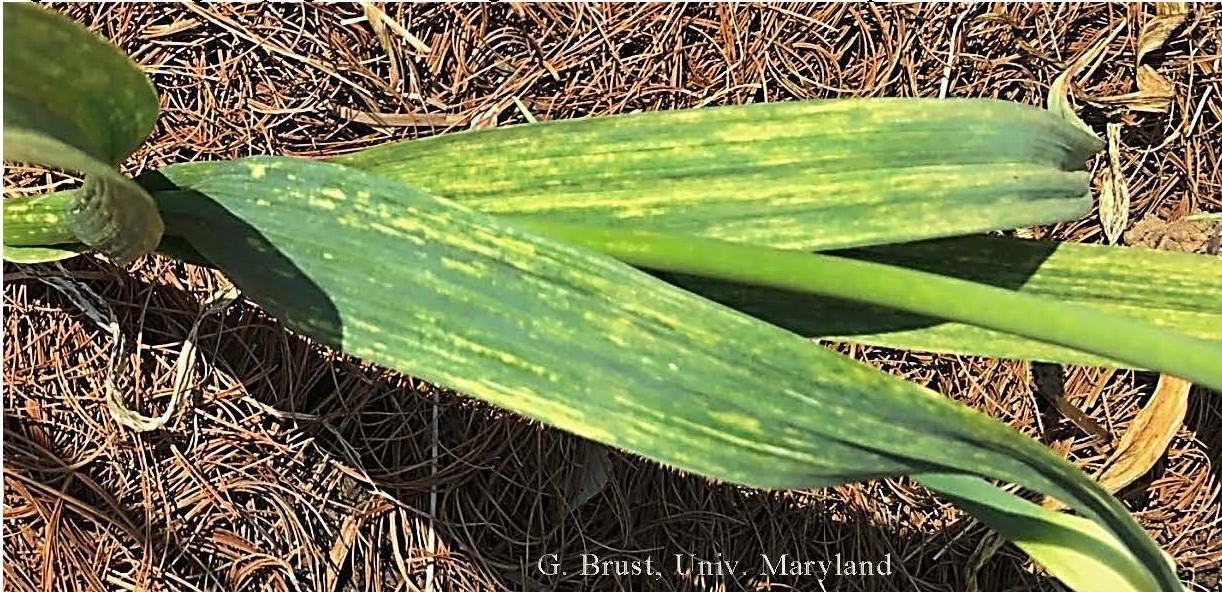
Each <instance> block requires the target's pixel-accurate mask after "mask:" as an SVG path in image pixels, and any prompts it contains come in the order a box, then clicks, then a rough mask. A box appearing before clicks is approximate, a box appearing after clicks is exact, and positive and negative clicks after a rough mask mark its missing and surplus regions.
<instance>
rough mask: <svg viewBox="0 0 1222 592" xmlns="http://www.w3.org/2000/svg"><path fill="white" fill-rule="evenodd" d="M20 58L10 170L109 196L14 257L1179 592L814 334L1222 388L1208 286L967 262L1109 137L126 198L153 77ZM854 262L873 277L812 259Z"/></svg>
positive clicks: (1011, 122)
mask: <svg viewBox="0 0 1222 592" xmlns="http://www.w3.org/2000/svg"><path fill="white" fill-rule="evenodd" d="M4 44H5V48H4V50H5V51H4V66H5V69H4V98H5V101H4V103H5V107H4V121H5V131H4V149H5V157H6V159H9V160H14V159H15V160H22V161H32V162H37V163H41V164H44V165H48V166H53V167H63V168H68V169H72V170H76V171H79V172H82V173H84V174H85V177H86V183H85V186H84V187H83V188H81V189H78V190H71V191H62V192H57V193H53V194H49V195H45V196H37V197H31V198H12V199H7V200H5V202H4V206H5V207H4V222H5V232H4V255H5V258H6V259H9V260H12V261H22V262H35V261H47V260H53V259H57V258H63V257H69V256H73V255H76V254H78V253H81V252H85V251H89V250H97V251H100V252H102V253H103V254H105V255H107V256H110V257H111V258H113V259H115V260H117V261H120V262H123V261H128V260H130V259H132V258H134V257H136V256H138V255H139V254H141V253H144V252H148V251H151V250H153V249H157V250H159V251H160V252H161V253H162V254H163V255H166V256H171V257H178V258H182V259H184V260H188V261H191V262H196V263H202V264H205V265H210V266H214V267H216V268H217V269H219V270H221V271H222V272H224V273H225V274H226V275H227V276H228V277H230V278H231V279H232V280H233V281H234V283H235V284H236V285H237V286H238V287H240V288H241V290H242V292H243V294H244V295H245V297H246V298H248V299H249V300H250V301H252V302H254V303H256V304H258V305H259V306H261V307H262V308H264V309H265V310H267V311H268V312H269V313H270V314H272V315H274V316H275V317H276V318H277V319H278V320H279V321H280V322H282V323H283V324H284V326H285V327H287V328H288V329H290V330H292V331H295V332H297V333H300V334H302V335H306V336H309V337H310V338H312V339H314V340H316V341H318V342H319V343H321V344H324V345H327V346H329V347H333V348H336V349H339V350H342V351H344V352H346V353H349V354H351V355H354V356H358V357H360V358H362V359H365V360H368V361H370V362H374V363H377V364H380V365H382V366H385V367H387V368H392V369H394V370H398V371H401V372H405V373H409V374H412V375H415V376H419V377H421V378H424V379H426V380H429V381H431V382H433V383H435V384H438V385H442V386H445V387H448V388H452V389H455V390H457V391H460V392H463V393H466V394H468V395H471V396H474V397H477V398H480V399H482V400H485V401H488V402H490V403H492V404H495V405H498V406H500V407H503V408H505V409H509V410H512V411H514V412H517V413H520V414H522V415H525V416H528V417H531V418H534V419H537V420H539V421H541V422H543V423H546V424H548V425H551V426H555V427H557V428H560V429H563V430H566V431H569V432H572V433H575V434H579V435H581V436H584V437H587V438H590V439H593V440H596V441H599V442H603V443H605V444H608V445H612V446H616V447H619V448H621V449H624V450H627V451H630V452H632V453H635V454H638V455H641V456H644V457H646V458H650V459H653V460H655V461H658V462H660V463H663V464H666V465H669V466H672V467H677V468H681V469H684V470H687V471H692V472H696V473H699V474H702V475H706V476H708V477H711V478H714V479H718V480H722V481H728V482H733V483H739V484H743V485H747V486H751V487H759V488H794V489H800V488H812V487H826V486H831V485H836V484H840V483H846V482H852V481H860V480H867V479H876V478H882V477H891V476H899V475H909V476H911V477H913V478H914V479H916V480H917V481H919V482H920V483H922V484H924V485H925V486H927V487H929V488H931V489H933V490H935V491H937V492H938V493H940V494H941V495H943V496H945V497H946V498H947V499H949V500H951V501H953V502H954V503H956V504H958V505H959V506H960V507H962V508H963V509H964V510H966V511H967V512H969V513H971V514H972V515H974V516H975V517H977V518H978V519H980V520H982V521H983V522H985V523H986V524H988V525H989V526H990V527H992V528H994V529H996V530H997V531H998V532H999V533H1001V534H1002V535H1004V536H1006V537H1008V538H1010V539H1011V540H1012V541H1013V542H1014V543H1015V544H1017V545H1018V546H1020V547H1022V548H1023V549H1025V550H1026V551H1027V552H1028V553H1029V554H1031V556H1032V557H1033V558H1034V559H1035V560H1036V561H1038V562H1040V563H1041V564H1042V565H1043V566H1044V567H1046V568H1047V569H1048V570H1049V571H1050V572H1051V573H1053V574H1054V575H1056V576H1057V577H1058V578H1060V579H1061V580H1062V581H1064V582H1065V583H1066V584H1067V585H1068V586H1070V587H1072V588H1073V589H1075V590H1079V591H1087V590H1108V591H1113V590H1134V591H1147V590H1165V591H1172V590H1179V589H1181V585H1180V583H1179V582H1178V580H1177V578H1176V574H1175V568H1174V566H1173V565H1172V564H1171V562H1170V561H1169V560H1168V559H1167V558H1166V556H1165V554H1164V553H1163V552H1162V551H1161V550H1160V549H1159V548H1158V547H1157V545H1155V543H1154V542H1153V541H1152V540H1151V539H1150V538H1149V536H1148V535H1147V534H1146V533H1145V532H1144V531H1143V530H1142V529H1141V527H1140V526H1139V525H1138V524H1137V523H1136V522H1135V521H1134V520H1133V518H1132V517H1131V516H1130V515H1129V513H1128V512H1127V511H1126V510H1125V509H1124V507H1123V506H1122V505H1121V504H1120V503H1119V502H1118V501H1117V500H1116V499H1115V498H1114V497H1112V496H1111V495H1110V494H1108V493H1107V492H1106V491H1105V490H1103V489H1102V488H1101V487H1099V486H1098V485H1097V484H1095V483H1094V482H1093V481H1092V480H1091V479H1090V478H1088V477H1087V476H1086V475H1084V474H1083V473H1082V472H1081V471H1080V470H1078V469H1077V468H1075V467H1074V466H1072V465H1071V464H1069V463H1068V462H1066V461H1065V460H1064V459H1063V458H1061V457H1060V456H1058V455H1057V454H1055V453H1053V452H1052V451H1050V450H1048V449H1047V448H1045V447H1044V446H1042V445H1040V444H1039V443H1037V442H1035V441H1034V440H1031V439H1030V438H1027V437H1026V436H1023V435H1021V434H1019V433H1018V432H1017V431H1015V430H1013V429H1012V428H1010V427H1008V426H1006V425H1004V424H1002V423H1000V422H997V421H995V420H992V419H990V418H989V417H987V416H985V415H984V414H982V413H980V412H977V411H975V410H972V409H969V408H967V407H965V406H963V405H960V404H957V403H955V402H953V401H951V400H949V399H947V398H944V397H942V396H941V395H938V394H936V393H934V392H931V391H929V390H927V389H925V388H923V387H920V386H918V385H915V384H913V383H910V382H906V381H904V380H901V379H899V378H896V377H893V376H890V375H888V374H885V373H883V372H880V371H878V370H876V369H874V368H871V367H869V366H867V365H865V364H862V363H859V362H856V361H854V360H851V359H849V358H847V357H845V356H842V355H840V354H837V353H835V352H833V351H831V350H829V349H826V348H824V347H822V346H820V345H819V344H817V343H814V342H812V341H811V340H810V339H808V337H810V336H813V337H834V338H836V339H839V340H848V341H852V340H858V341H860V342H863V343H872V344H883V345H890V346H898V347H908V348H913V349H923V350H931V351H949V352H960V353H969V354H983V355H997V356H1005V357H1018V358H1028V359H1041V360H1052V361H1063V362H1086V363H1098V364H1113V365H1115V364H1120V365H1126V366H1131V367H1141V368H1148V369H1152V370H1159V371H1165V372H1168V373H1172V374H1175V375H1177V376H1182V377H1185V378H1188V379H1191V380H1193V381H1196V382H1199V383H1201V384H1204V385H1207V386H1210V387H1212V388H1222V364H1220V363H1219V360H1222V345H1220V344H1219V342H1222V298H1219V297H1218V295H1219V294H1220V293H1222V273H1219V271H1222V270H1220V268H1219V265H1218V262H1217V261H1216V260H1209V259H1206V258H1203V257H1194V256H1191V255H1182V254H1167V253H1153V252H1137V251H1132V250H1129V249H1123V248H1107V247H1090V246H1084V245H1058V244H1054V243H1038V242H1034V241H1021V240H1017V239H1009V238H1002V237H980V236H967V237H963V238H945V237H955V236H963V235H971V234H976V233H981V232H984V231H990V230H998V229H1007V228H1014V227H1020V226H1028V225H1033V224H1042V223H1050V222H1055V221H1059V220H1067V219H1073V218H1076V217H1078V216H1081V215H1083V214H1084V213H1085V212H1087V211H1088V210H1089V208H1090V197H1089V176H1088V173H1087V172H1085V170H1084V166H1085V162H1086V159H1087V158H1088V157H1089V156H1090V155H1091V154H1093V153H1095V152H1096V151H1098V150H1099V149H1100V143H1099V140H1098V139H1097V138H1095V137H1094V136H1093V135H1091V134H1089V133H1088V132H1086V131H1083V130H1082V129H1080V128H1078V127H1077V126H1074V125H1071V124H1069V123H1067V122H1066V121H1064V120H1063V119H1061V118H1059V117H1057V116H1055V115H1053V114H1051V113H1049V112H1047V111H1043V110H1040V109H1036V108H1032V107H1027V106H1022V105H1016V104H1010V103H1004V102H997V101H985V100H953V101H952V100H926V99H907V100H899V99H880V100H860V99H857V100H830V101H812V102H798V103H783V104H774V105H753V106H744V107H724V108H712V109H700V110H692V111H677V112H664V113H649V114H636V115H625V116H617V117H607V118H595V119H584V120H576V121H564V122H549V123H540V124H532V125H527V126H519V127H512V128H506V129H495V130H487V131H476V132H465V133H458V134H449V135H444V136H441V137H436V138H430V139H427V140H418V141H410V142H403V143H396V144H390V145H386V146H381V147H376V148H372V149H369V150H366V151H363V152H360V153H357V154H354V155H349V156H345V157H341V158H335V159H332V160H331V161H329V162H323V161H310V160H303V159H295V158H284V157H254V158H245V159H239V160H234V161H229V162H200V163H181V164H174V165H170V166H167V167H164V168H162V169H160V170H157V171H148V172H146V173H145V174H143V175H141V176H140V177H138V178H137V179H135V180H131V179H128V178H126V177H124V176H123V175H121V174H120V173H119V172H118V171H117V169H116V168H115V167H116V166H117V165H118V164H119V163H120V162H121V161H122V160H123V159H124V158H125V157H126V156H127V155H128V154H130V152H131V151H132V150H133V149H135V148H136V147H137V146H138V145H139V143H140V142H141V141H143V139H144V137H145V136H146V135H147V134H148V133H149V131H150V130H151V127H152V123H153V118H154V116H155V114H156V110H157V98H156V95H155V93H154V92H153V90H152V87H151V86H150V85H149V83H148V80H147V79H146V78H145V77H144V76H143V74H141V73H140V71H139V69H138V68H136V67H135V66H134V65H133V64H132V63H131V62H130V61H129V60H127V59H126V58H123V57H122V56H121V55H120V54H119V53H118V51H117V50H116V49H115V48H113V47H111V46H109V45H107V44H105V43H104V42H102V41H101V40H99V39H96V38H95V37H93V36H92V35H91V34H90V33H89V32H88V31H85V30H84V29H82V28H80V27H79V26H77V25H75V24H74V23H72V22H70V21H68V20H67V19H65V18H63V17H62V16H60V15H58V14H55V13H53V12H50V11H47V10H45V9H42V8H39V7H36V6H33V5H10V6H6V7H5V8H4ZM163 225H164V228H163ZM927 239H942V240H927ZM912 241H921V242H912ZM829 249H850V250H839V251H833V252H830V253H813V252H812V251H826V250H829ZM1100 284H1106V285H1107V286H1109V287H1110V288H1111V289H1112V290H1117V289H1127V290H1129V292H1128V293H1129V294H1130V297H1129V298H1128V299H1127V300H1126V301H1125V302H1119V301H1114V300H1112V299H1110V298H1109V297H1108V294H1109V293H1115V292H1114V291H1112V292H1103V293H1101V292H1100V291H1098V290H1094V289H1092V286H1095V285H1100ZM1118 286H1119V288H1118ZM990 480H998V481H1003V482H1009V483H1015V484H1018V485H1020V486H1022V487H1024V488H1026V489H1029V490H1033V491H1037V492H1040V493H1044V494H1047V495H1050V496H1053V497H1055V498H1056V499H1058V500H1060V501H1063V502H1065V503H1066V504H1067V505H1068V506H1069V507H1071V508H1072V509H1074V510H1076V511H1077V512H1078V514H1079V515H1080V517H1077V516H1071V515H1068V514H1061V513H1056V512H1052V511H1049V510H1046V509H1044V508H1041V507H1040V506H1038V505H1035V504H1032V503H1030V502H1028V501H1026V500H1024V499H1022V498H1020V497H1018V496H1016V495H1014V494H1012V493H1008V492H1006V491H1004V490H1002V489H1000V488H998V487H997V486H995V485H993V484H992V483H991V482H990Z"/></svg>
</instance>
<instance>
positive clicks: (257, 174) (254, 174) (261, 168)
mask: <svg viewBox="0 0 1222 592" xmlns="http://www.w3.org/2000/svg"><path fill="white" fill-rule="evenodd" d="M266 174H267V166H266V165H262V164H254V165H251V166H250V178H251V179H262V178H263V176H264V175H266Z"/></svg>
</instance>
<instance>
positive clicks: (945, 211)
mask: <svg viewBox="0 0 1222 592" xmlns="http://www.w3.org/2000/svg"><path fill="white" fill-rule="evenodd" d="M1100 146H1101V145H1100V144H1099V142H1098V139H1097V138H1095V137H1094V136H1093V135H1091V134H1089V133H1085V132H1083V131H1081V130H1079V129H1077V128H1076V127H1074V126H1072V125H1069V124H1067V123H1065V122H1064V121H1062V120H1060V119H1059V118H1057V117H1055V116H1053V115H1052V114H1050V113H1048V112H1046V111H1043V110H1040V109H1035V108H1031V107H1027V106H1024V105H1018V104H1014V103H1005V102H1000V101H984V100H972V99H961V100H923V99H867V100H861V99H844V100H832V101H805V102H791V103H776V104H761V105H746V106H736V107H718V108H710V109H700V110H695V111H670V112H655V113H640V114H632V115H623V116H612V117H601V118H595V119H584V120H569V121H552V122H543V123H538V124H532V125H529V126H519V127H511V128H501V129H495V130H486V131H478V132H464V133H457V134H447V135H443V136H439V137H434V138H427V139H424V140H413V141H409V142H400V143H395V144H389V145H385V146H380V147H375V148H371V149H367V150H363V151H361V152H358V153H355V154H352V155H347V156H342V157H337V158H335V159H333V161H334V162H338V163H340V164H344V165H346V166H351V167H354V168H359V169H362V170H367V171H370V172H374V173H376V174H379V175H382V176H385V177H387V178H392V179H396V180H399V181H402V182H404V183H408V184H411V185H413V186H416V187H420V188H422V189H425V190H426V191H429V192H431V193H434V194H436V195H441V196H444V197H446V198H449V199H453V200H455V201H459V202H461V203H463V204H464V205H467V206H469V207H472V208H474V209H477V210H480V211H483V212H487V213H493V214H498V215H504V216H528V217H531V218H538V219H546V220H551V221H556V222H572V223H589V224H600V225H614V226H617V227H624V228H635V229H647V230H654V231H660V232H680V233H687V234H696V235H700V236H705V237H709V238H719V239H723V240H732V241H741V242H750V243H756V244H762V245H769V246H775V247H781V248H793V249H829V248H845V247H852V246H860V245H870V244H879V243H893V242H904V241H909V240H917V239H923V238H932V237H939V236H949V235H957V234H966V233H972V232H980V231H984V230H995V229H1001V228H1014V227H1019V226H1029V225H1034V224H1041V223H1047V222H1052V221H1060V220H1065V219H1072V218H1076V217H1078V216H1080V215H1082V214H1084V213H1085V212H1087V211H1088V210H1089V207H1090V200H1089V197H1087V194H1088V193H1089V186H1088V181H1089V177H1088V175H1087V174H1086V173H1085V172H1083V171H1082V170H1081V169H1082V166H1083V162H1084V160H1085V158H1086V156H1087V155H1088V154H1090V153H1092V152H1094V151H1097V150H1098V149H1099V147H1100Z"/></svg>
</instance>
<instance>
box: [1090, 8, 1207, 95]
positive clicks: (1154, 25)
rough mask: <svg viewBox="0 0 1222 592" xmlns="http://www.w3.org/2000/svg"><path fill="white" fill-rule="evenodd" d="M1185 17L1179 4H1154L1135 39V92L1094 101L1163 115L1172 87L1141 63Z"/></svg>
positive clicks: (1172, 32) (1185, 13) (1173, 90)
mask: <svg viewBox="0 0 1222 592" xmlns="http://www.w3.org/2000/svg"><path fill="white" fill-rule="evenodd" d="M1187 18H1188V6H1187V5H1186V4H1185V3H1183V2H1164V3H1157V4H1155V16H1154V18H1151V19H1150V20H1148V21H1146V24H1145V25H1143V26H1142V28H1141V33H1140V34H1138V36H1137V58H1136V60H1134V66H1135V67H1136V69H1137V90H1136V91H1135V92H1131V93H1125V94H1120V95H1112V96H1107V97H1099V98H1097V99H1095V101H1096V102H1098V103H1101V104H1105V105H1118V106H1123V107H1128V108H1129V109H1132V110H1134V111H1145V112H1149V113H1166V112H1167V110H1168V109H1169V108H1170V107H1171V101H1172V99H1174V98H1175V85H1173V84H1172V83H1171V81H1170V80H1168V79H1167V77H1166V76H1163V75H1162V74H1159V73H1158V71H1157V70H1155V69H1154V68H1152V67H1151V66H1149V65H1148V64H1143V63H1142V61H1143V60H1144V59H1145V57H1146V56H1147V55H1149V54H1150V52H1153V51H1156V50H1158V49H1159V48H1161V47H1162V46H1163V45H1164V44H1166V43H1167V41H1168V40H1169V39H1171V36H1172V34H1174V33H1175V32H1177V31H1179V30H1181V29H1182V26H1183V24H1184V22H1185V20H1187Z"/></svg>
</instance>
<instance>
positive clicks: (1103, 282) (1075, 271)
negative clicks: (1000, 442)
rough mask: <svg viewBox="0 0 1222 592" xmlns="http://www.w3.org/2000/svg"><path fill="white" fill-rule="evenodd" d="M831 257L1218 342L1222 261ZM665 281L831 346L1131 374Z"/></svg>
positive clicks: (925, 249) (892, 321)
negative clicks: (933, 276)
mask: <svg viewBox="0 0 1222 592" xmlns="http://www.w3.org/2000/svg"><path fill="white" fill-rule="evenodd" d="M833 254H836V255H842V256H845V257H851V258H853V259H858V260H862V261H873V262H877V263H884V264H888V265H894V266H899V267H905V268H908V269H914V270H920V271H926V272H930V273H935V274H939V275H943V276H949V277H955V278H962V279H966V280H971V281H973V282H980V283H982V284H987V285H991V286H997V287H1000V288H1007V289H1012V290H1017V291H1019V292H1020V293H1023V294H1030V295H1033V296H1041V297H1045V298H1048V299H1051V300H1056V301H1058V302H1064V303H1069V304H1079V305H1085V306H1088V307H1090V308H1092V309H1095V310H1098V311H1100V312H1106V313H1111V314H1115V315H1120V316H1125V317H1130V318H1133V319H1137V320H1142V321H1147V322H1149V323H1151V324H1154V325H1157V326H1159V327H1162V328H1165V329H1171V330H1174V331H1176V332H1177V333H1181V334H1184V335H1190V336H1194V337H1198V338H1201V339H1205V340H1209V341H1213V342H1219V343H1222V297H1220V296H1219V295H1222V259H1218V258H1217V257H1203V256H1199V255H1191V254H1186V253H1170V252H1164V251H1153V250H1149V249H1138V248H1127V247H1105V246H1101V245H1083V244H1076V243H1057V242H1046V241H1030V240H1022V239H1014V238H1005V237H994V236H973V237H961V238H953V239H940V240H933V241H923V242H916V243H905V244H900V245H883V246H877V247H869V248H861V249H851V250H845V251H835V252H834V253H833ZM663 277H664V279H666V280H667V281H670V282H672V283H674V284H676V285H678V286H681V287H683V288H685V289H687V290H691V291H693V292H696V293H698V294H701V295H703V296H705V297H708V298H710V299H713V300H716V301H718V302H721V303H723V304H725V305H727V306H731V307H733V308H736V309H738V310H741V311H743V312H746V313H747V314H750V315H752V316H755V317H758V318H761V319H764V320H767V321H768V322H771V323H773V324H776V325H780V326H782V327H785V328H787V329H789V330H791V331H794V332H797V333H800V334H802V335H806V336H809V337H816V338H820V339H829V340H833V341H848V342H855V343H865V344H870V345H882V346H887V347H895V348H900V349H909V350H918V351H932V352H943V353H953V354H970V355H981V356H989V357H996V358H1014V359H1026V360H1042V361H1048V362H1059V363H1066V364H1086V365H1100V366H1119V367H1128V366H1132V364H1124V363H1120V362H1117V361H1116V360H1112V359H1108V358H1106V357H1101V356H1099V355H1093V354H1088V353H1085V352H1081V351H1077V350H1073V349H1069V348H1065V347H1059V346H1055V345H1051V344H1047V343H1042V342H1039V341H1034V340H1031V339H1025V338H1022V337H1018V336H1015V335H1011V334H1005V333H999V332H996V331H989V330H986V329H982V328H980V327H976V326H972V325H967V324H963V323H953V322H944V321H941V320H939V319H935V318H930V317H926V316H921V315H917V314H911V313H905V312H902V311H899V310H895V309H891V308H884V307H880V306H869V305H863V304H861V303H859V302H853V301H848V300H840V299H834V298H827V297H820V296H816V295H810V294H802V293H797V292H793V291H786V290H779V289H775V288H765V287H760V286H752V285H746V284H742V283H733V282H727V281H722V280H715V279H709V278H703V277H696V276H690V275H679V274H666V275H663Z"/></svg>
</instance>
